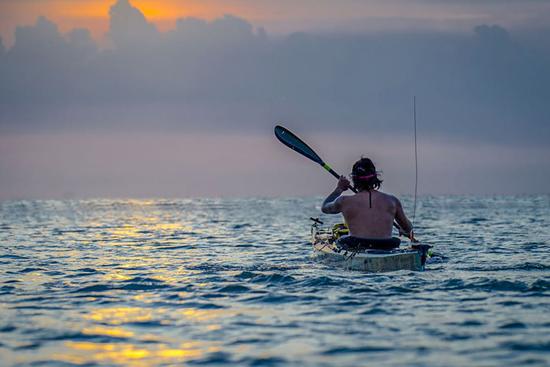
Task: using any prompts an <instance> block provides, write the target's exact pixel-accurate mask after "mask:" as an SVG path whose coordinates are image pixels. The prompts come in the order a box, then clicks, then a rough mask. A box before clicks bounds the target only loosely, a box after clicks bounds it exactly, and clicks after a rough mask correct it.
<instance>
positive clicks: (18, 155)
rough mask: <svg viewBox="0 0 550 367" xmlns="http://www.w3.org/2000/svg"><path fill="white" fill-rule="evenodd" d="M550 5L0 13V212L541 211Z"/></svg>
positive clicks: (14, 8)
mask: <svg viewBox="0 0 550 367" xmlns="http://www.w3.org/2000/svg"><path fill="white" fill-rule="evenodd" d="M549 20H550V1H545V0H521V1H519V0H500V1H499V0H478V1H474V0H456V1H455V0H453V1H442V0H439V1H438V0H406V1H405V0H384V1H381V0H380V1H379V0H371V1H368V0H366V1H356V0H340V1H328V0H316V1H313V0H302V1H286V0H281V1H277V2H273V1H261V0H260V1H258V0H256V1H251V0H235V1H220V0H206V1H176V0H164V1H154V2H153V1H146V0H143V1H138V0H134V1H130V2H128V1H127V0H109V1H103V0H101V1H99V0H79V1H74V0H73V1H68V0H22V1H21V0H18V1H13V0H0V37H1V43H0V86H1V87H0V200H5V199H20V198H29V199H33V198H87V197H117V198H119V197H189V196H209V197H212V196H216V197H217V196H280V195H285V196H288V195H299V196H302V195H322V194H324V193H328V192H330V191H331V189H332V187H333V185H334V182H333V181H332V179H331V177H330V176H329V175H327V174H326V173H325V172H323V171H322V170H321V169H320V168H319V167H318V166H315V165H314V164H313V163H311V162H309V161H307V160H306V159H305V158H302V157H300V156H298V155H297V154H296V153H294V152H291V151H290V150H288V149H287V148H286V147H284V146H282V145H281V144H279V143H278V142H277V141H276V140H275V139H274V137H273V131H272V130H273V127H274V125H276V124H283V125H285V126H287V127H288V128H290V129H291V130H293V131H295V132H296V133H297V134H298V135H299V136H301V137H303V138H304V139H305V140H306V141H307V142H308V143H311V145H312V146H313V147H315V149H316V150H317V151H318V153H320V154H321V156H323V158H324V159H325V160H326V161H327V162H329V163H330V164H331V165H332V166H333V167H334V168H335V170H337V171H340V172H342V173H345V174H347V173H349V171H350V169H351V166H352V164H353V162H354V161H355V160H356V159H358V158H360V157H361V156H369V157H372V158H373V159H374V161H375V163H376V164H377V166H378V168H379V170H381V171H382V172H383V178H384V184H383V189H384V190H386V191H389V192H393V193H397V194H400V195H402V194H405V195H406V194H411V193H412V192H413V190H414V173H415V172H414V163H415V162H414V156H413V154H412V153H413V151H414V145H413V118H412V112H413V105H412V101H413V97H414V96H416V98H417V112H418V113H417V117H418V151H419V192H420V193H421V194H422V195H431V194H434V195H437V194H538V193H550V189H548V187H549V185H548V182H549V179H550V163H549V162H550V159H549V157H550V145H549V144H548V141H549V139H550V107H549V104H548V101H549V100H550V37H549V36H550V26H548V25H550V22H549Z"/></svg>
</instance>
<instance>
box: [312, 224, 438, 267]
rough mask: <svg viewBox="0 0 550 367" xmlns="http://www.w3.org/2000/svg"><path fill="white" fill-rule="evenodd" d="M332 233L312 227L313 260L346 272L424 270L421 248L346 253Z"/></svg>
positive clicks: (424, 255) (424, 258)
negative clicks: (335, 266) (341, 268)
mask: <svg viewBox="0 0 550 367" xmlns="http://www.w3.org/2000/svg"><path fill="white" fill-rule="evenodd" d="M336 241H337V237H335V235H334V234H333V232H332V231H329V230H323V229H319V228H318V227H317V226H315V225H314V226H313V227H312V244H313V256H314V258H316V259H317V260H320V261H323V262H325V263H329V264H331V265H337V266H341V267H343V268H344V269H347V270H360V271H367V272H388V271H397V270H411V271H422V270H424V263H425V260H426V254H425V251H427V250H424V249H423V247H422V246H420V248H419V247H416V248H413V247H408V248H403V249H394V250H365V251H359V252H355V251H349V250H345V249H342V248H341V247H340V246H339V245H338V244H337V243H336Z"/></svg>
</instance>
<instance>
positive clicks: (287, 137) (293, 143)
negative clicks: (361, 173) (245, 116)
mask: <svg viewBox="0 0 550 367" xmlns="http://www.w3.org/2000/svg"><path fill="white" fill-rule="evenodd" d="M275 136H276V137H277V139H279V141H280V142H281V143H283V144H284V145H286V146H287V147H289V148H290V149H292V150H294V151H295V152H298V153H300V154H301V155H303V156H304V157H306V158H309V159H311V160H312V161H313V162H315V163H317V164H319V165H320V166H321V167H323V168H324V169H325V170H327V171H328V172H329V173H330V174H331V175H333V176H334V177H336V179H340V175H339V174H338V173H336V172H334V170H333V169H332V168H330V166H329V165H328V164H326V163H325V162H323V160H322V159H321V157H319V155H318V154H317V153H315V151H314V150H313V149H311V148H310V147H309V145H307V144H306V143H304V142H303V141H302V139H300V138H299V137H297V136H296V135H294V134H293V133H292V132H290V130H288V129H287V128H284V127H282V126H281V125H277V126H275ZM350 189H351V190H352V191H353V192H355V193H357V190H356V189H355V188H354V187H351V186H350ZM393 225H394V227H395V228H397V230H398V231H399V232H400V233H402V229H401V227H400V226H399V224H397V223H396V222H393Z"/></svg>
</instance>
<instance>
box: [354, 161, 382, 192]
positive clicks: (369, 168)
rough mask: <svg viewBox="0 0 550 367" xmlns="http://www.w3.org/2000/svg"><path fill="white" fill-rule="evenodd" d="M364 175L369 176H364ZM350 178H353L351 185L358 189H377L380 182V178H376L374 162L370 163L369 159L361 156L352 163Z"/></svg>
mask: <svg viewBox="0 0 550 367" xmlns="http://www.w3.org/2000/svg"><path fill="white" fill-rule="evenodd" d="M365 176H371V177H369V178H364V177H365ZM351 178H352V180H353V186H355V188H356V189H357V190H358V191H370V190H378V189H379V188H380V184H381V183H382V180H381V179H379V178H378V173H377V172H376V167H375V166H374V163H372V161H371V160H370V159H368V158H363V157H361V159H360V160H358V161H357V162H355V164H354V165H353V169H352V170H351Z"/></svg>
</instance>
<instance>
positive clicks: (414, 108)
mask: <svg viewBox="0 0 550 367" xmlns="http://www.w3.org/2000/svg"><path fill="white" fill-rule="evenodd" d="M413 116H414V119H413V120H414V205H413V220H412V226H413V228H414V221H415V219H416V197H417V196H418V149H417V144H416V96H414V97H413Z"/></svg>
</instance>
